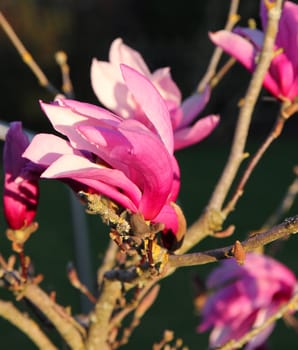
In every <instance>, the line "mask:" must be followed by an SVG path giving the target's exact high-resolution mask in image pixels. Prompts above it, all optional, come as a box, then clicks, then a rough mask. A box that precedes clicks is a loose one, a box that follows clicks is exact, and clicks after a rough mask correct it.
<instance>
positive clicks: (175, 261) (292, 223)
mask: <svg viewBox="0 0 298 350" xmlns="http://www.w3.org/2000/svg"><path fill="white" fill-rule="evenodd" d="M296 233H298V215H297V216H293V217H291V218H288V219H285V220H284V221H283V222H282V223H281V224H280V225H278V226H274V227H272V228H271V229H270V230H268V231H265V232H261V233H257V234H254V235H253V236H251V237H249V238H248V239H246V240H244V241H243V242H241V245H242V247H243V249H244V251H245V252H249V251H253V250H255V249H256V248H259V247H262V246H264V245H266V244H269V243H271V242H273V241H276V240H277V239H280V238H285V237H288V236H289V235H293V234H296ZM233 247H234V245H230V246H227V247H224V248H218V249H213V250H208V251H205V252H202V253H191V254H184V255H170V256H169V261H168V266H169V267H171V268H177V267H182V266H193V265H203V264H208V263H211V262H215V261H219V260H222V259H228V258H231V257H233V256H234V254H233Z"/></svg>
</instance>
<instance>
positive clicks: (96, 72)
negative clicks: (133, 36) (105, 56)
mask: <svg viewBox="0 0 298 350" xmlns="http://www.w3.org/2000/svg"><path fill="white" fill-rule="evenodd" d="M91 85H92V88H93V91H94V93H95V95H96V97H97V98H98V100H99V101H100V102H101V103H102V104H103V105H105V106H106V107H107V108H109V109H110V110H112V111H114V112H115V113H117V114H119V115H121V116H122V117H125V118H127V117H129V116H131V115H133V114H134V110H135V108H136V104H135V103H134V101H133V100H132V99H131V98H130V97H129V90H128V88H127V86H126V85H125V84H124V82H123V78H122V76H121V72H120V69H119V67H114V66H112V65H111V64H110V63H108V62H104V61H98V60H96V59H95V58H94V59H93V60H92V64H91Z"/></svg>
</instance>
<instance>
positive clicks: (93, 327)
mask: <svg viewBox="0 0 298 350" xmlns="http://www.w3.org/2000/svg"><path fill="white" fill-rule="evenodd" d="M120 295H121V283H120V282H118V281H109V280H105V281H104V283H103V286H102V292H101V295H100V297H99V299H98V301H97V304H96V306H95V310H94V313H93V314H92V315H91V317H90V321H91V324H90V328H89V335H88V339H87V342H86V349H87V350H97V349H100V350H109V345H108V344H107V339H108V332H109V322H110V319H111V315H112V312H113V310H114V307H115V304H116V301H117V299H118V298H119V297H120Z"/></svg>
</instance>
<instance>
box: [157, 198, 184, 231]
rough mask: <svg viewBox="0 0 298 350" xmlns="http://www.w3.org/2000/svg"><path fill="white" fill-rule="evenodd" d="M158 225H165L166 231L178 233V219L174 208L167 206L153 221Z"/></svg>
mask: <svg viewBox="0 0 298 350" xmlns="http://www.w3.org/2000/svg"><path fill="white" fill-rule="evenodd" d="M153 221H154V222H156V223H163V224H164V225H165V229H166V230H171V231H172V232H173V234H175V233H176V232H177V231H178V228H179V227H178V218H177V213H176V212H175V210H174V208H173V207H172V206H171V205H169V204H167V205H165V206H164V207H163V208H162V209H161V211H160V212H159V214H158V215H157V216H156V217H155V218H154V220H153Z"/></svg>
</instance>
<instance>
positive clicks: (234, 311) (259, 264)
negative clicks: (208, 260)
mask: <svg viewBox="0 0 298 350" xmlns="http://www.w3.org/2000/svg"><path fill="white" fill-rule="evenodd" d="M296 286H297V280H296V277H295V275H294V274H293V272H292V271H290V270H289V269H288V268H287V267H286V266H284V265H282V264H281V263H279V262H278V261H276V260H274V259H272V258H270V257H268V256H264V255H260V254H256V253H248V254H247V256H246V259H245V263H244V265H239V264H238V263H237V262H236V260H235V259H230V260H226V261H223V262H222V263H221V266H220V267H218V268H216V269H215V270H214V271H213V272H212V273H211V274H210V275H209V277H208V279H207V288H208V290H209V291H210V296H209V297H208V298H207V301H206V303H205V305H204V307H203V310H202V322H201V324H200V325H199V327H198V331H199V332H204V331H206V330H208V329H210V328H211V329H212V331H211V334H210V346H211V347H212V348H216V347H220V346H222V345H223V344H225V343H226V342H228V341H229V340H231V339H235V340H239V339H240V338H241V337H243V336H244V335H245V334H246V333H247V332H249V331H250V330H251V329H253V328H257V327H258V326H261V325H262V324H263V323H264V322H265V321H266V319H268V318H269V317H270V316H272V315H273V314H274V313H275V312H277V311H278V309H279V308H280V306H281V305H283V304H284V303H285V302H287V301H289V299H290V298H291V297H292V296H293V294H294V292H295V290H296V289H297V287H296ZM273 327H274V323H272V324H271V325H270V326H268V327H267V328H265V329H264V330H263V331H262V332H261V333H259V334H258V335H257V336H256V337H254V338H253V339H252V340H251V341H250V342H249V343H248V344H247V346H246V348H245V349H246V350H253V349H257V348H258V347H260V346H261V345H263V344H264V342H265V341H266V339H267V338H268V336H269V335H270V334H271V332H272V330H273Z"/></svg>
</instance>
